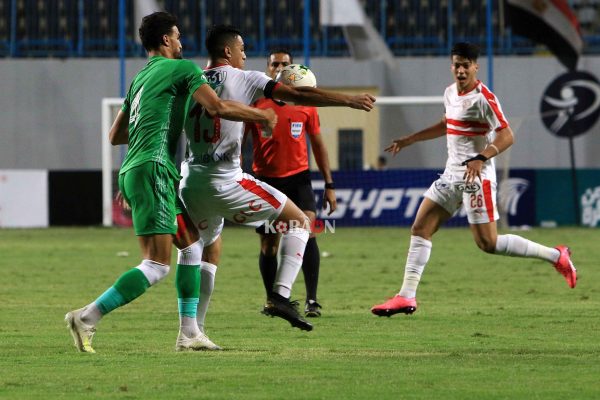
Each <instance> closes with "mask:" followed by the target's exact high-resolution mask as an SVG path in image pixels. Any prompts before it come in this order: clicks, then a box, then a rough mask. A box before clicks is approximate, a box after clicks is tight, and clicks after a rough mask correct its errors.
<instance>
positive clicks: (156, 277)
mask: <svg viewBox="0 0 600 400" xmlns="http://www.w3.org/2000/svg"><path fill="white" fill-rule="evenodd" d="M136 268H137V269H139V270H140V271H142V273H143V274H144V276H145V277H146V279H148V282H150V286H153V285H155V284H156V283H158V282H159V281H160V280H162V279H164V278H165V277H166V276H167V275H168V274H169V270H170V267H169V266H168V265H165V264H161V263H157V262H156V261H152V260H142V263H141V264H140V265H138V266H137V267H136Z"/></svg>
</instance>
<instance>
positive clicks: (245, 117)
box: [192, 85, 277, 129]
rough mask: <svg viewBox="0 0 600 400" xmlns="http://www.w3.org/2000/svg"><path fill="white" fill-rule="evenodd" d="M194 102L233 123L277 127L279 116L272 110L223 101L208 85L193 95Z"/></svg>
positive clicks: (211, 113)
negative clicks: (251, 123) (256, 123)
mask: <svg viewBox="0 0 600 400" xmlns="http://www.w3.org/2000/svg"><path fill="white" fill-rule="evenodd" d="M192 96H193V97H194V100H196V102H197V103H199V104H200V105H201V106H202V107H204V108H205V109H206V111H208V113H209V114H210V115H218V116H219V117H221V118H225V119H228V120H231V121H246V122H258V123H260V124H262V125H264V126H267V127H269V128H270V129H273V128H274V127H275V125H277V114H275V111H273V110H272V109H270V108H267V109H265V110H261V109H258V108H252V107H249V106H247V105H245V104H242V103H238V102H237V101H232V100H221V99H220V98H219V97H218V96H217V94H216V93H215V91H214V90H212V88H211V87H210V86H208V85H202V86H200V87H199V88H198V89H196V91H195V92H194V94H193V95H192Z"/></svg>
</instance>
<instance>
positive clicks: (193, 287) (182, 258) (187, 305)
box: [175, 242, 202, 337]
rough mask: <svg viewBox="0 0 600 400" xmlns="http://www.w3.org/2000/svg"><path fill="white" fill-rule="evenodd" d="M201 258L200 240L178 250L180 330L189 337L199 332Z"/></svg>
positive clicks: (177, 277)
mask: <svg viewBox="0 0 600 400" xmlns="http://www.w3.org/2000/svg"><path fill="white" fill-rule="evenodd" d="M201 260H202V246H201V245H200V242H195V243H193V244H192V245H190V246H188V247H186V248H185V249H181V250H179V251H178V252H177V273H176V275H175V287H176V288H177V303H178V306H179V330H180V331H181V333H183V334H184V335H185V336H187V337H195V336H197V335H198V333H199V329H198V324H197V322H196V310H197V307H198V293H199V291H200V262H201Z"/></svg>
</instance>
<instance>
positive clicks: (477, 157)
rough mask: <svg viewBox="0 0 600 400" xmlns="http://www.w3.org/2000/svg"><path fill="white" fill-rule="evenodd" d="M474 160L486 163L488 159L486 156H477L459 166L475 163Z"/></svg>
mask: <svg viewBox="0 0 600 400" xmlns="http://www.w3.org/2000/svg"><path fill="white" fill-rule="evenodd" d="M475 160H479V161H483V162H486V161H487V160H488V158H487V157H486V156H484V155H483V154H477V155H476V156H475V157H471V158H469V159H468V160H465V161H463V162H462V164H460V165H467V164H468V163H470V162H471V161H475Z"/></svg>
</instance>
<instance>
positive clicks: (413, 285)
mask: <svg viewBox="0 0 600 400" xmlns="http://www.w3.org/2000/svg"><path fill="white" fill-rule="evenodd" d="M430 254H431V240H427V239H423V238H422V237H420V236H412V235H411V237H410V247H409V248H408V256H407V257H406V265H405V267H404V282H402V288H401V289H400V292H399V293H398V294H399V295H400V296H402V297H407V298H413V297H415V296H416V295H417V287H418V286H419V281H420V280H421V274H422V273H423V270H424V269H425V265H426V264H427V261H429V255H430Z"/></svg>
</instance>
